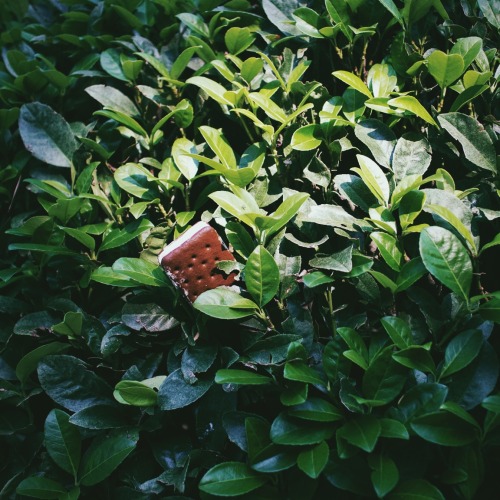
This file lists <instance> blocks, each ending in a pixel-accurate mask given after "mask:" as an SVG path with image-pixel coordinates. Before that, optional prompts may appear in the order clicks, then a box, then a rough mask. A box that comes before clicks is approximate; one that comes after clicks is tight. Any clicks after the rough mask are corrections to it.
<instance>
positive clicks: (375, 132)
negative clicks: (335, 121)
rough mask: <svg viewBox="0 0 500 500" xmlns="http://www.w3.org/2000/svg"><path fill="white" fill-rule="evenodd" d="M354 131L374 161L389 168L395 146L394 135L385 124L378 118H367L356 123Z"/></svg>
mask: <svg viewBox="0 0 500 500" xmlns="http://www.w3.org/2000/svg"><path fill="white" fill-rule="evenodd" d="M354 133H355V134H356V137H357V138H358V139H359V140H360V141H361V142H362V143H363V144H364V145H365V146H366V147H367V148H368V149H369V150H370V153H371V154H372V155H373V158H375V161H376V162H377V163H379V164H380V165H382V166H383V167H385V168H388V169H390V168H391V163H392V154H393V151H394V147H395V146H396V135H395V134H394V132H393V131H392V129H390V128H389V127H388V126H387V125H385V124H384V123H383V122H381V121H379V120H374V119H372V118H369V119H367V120H361V121H359V122H358V123H357V125H356V127H355V129H354Z"/></svg>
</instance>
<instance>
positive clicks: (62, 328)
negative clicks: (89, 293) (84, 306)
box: [52, 311, 83, 339]
mask: <svg viewBox="0 0 500 500" xmlns="http://www.w3.org/2000/svg"><path fill="white" fill-rule="evenodd" d="M82 324H83V314H82V313H81V312H74V311H68V312H67V313H66V314H65V315H64V320H63V321H62V323H58V324H57V325H54V326H53V327H52V330H53V331H54V332H56V333H59V334H60V335H66V336H67V337H68V338H70V339H72V338H73V339H74V338H76V337H79V336H80V335H81V333H82Z"/></svg>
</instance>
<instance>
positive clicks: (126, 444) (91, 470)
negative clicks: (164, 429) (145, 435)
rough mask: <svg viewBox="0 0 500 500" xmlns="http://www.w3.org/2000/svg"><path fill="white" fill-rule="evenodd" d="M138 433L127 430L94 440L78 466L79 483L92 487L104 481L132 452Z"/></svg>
mask: <svg viewBox="0 0 500 500" xmlns="http://www.w3.org/2000/svg"><path fill="white" fill-rule="evenodd" d="M138 440H139V433H138V432H137V431H132V430H127V431H124V432H120V433H116V434H114V435H111V436H102V437H98V438H94V440H93V441H92V444H91V445H90V447H89V448H88V450H87V451H86V452H85V454H84V456H83V458H82V464H81V466H80V474H79V476H80V483H81V484H82V485H83V486H93V485H94V484H97V483H100V482H101V481H104V480H105V479H106V478H107V477H108V476H109V475H110V474H111V473H112V472H113V471H114V470H115V469H116V468H117V467H118V466H119V465H120V464H121V463H122V462H123V461H124V460H125V459H126V458H127V457H128V456H129V455H130V453H132V451H134V449H135V447H136V445H137V441H138Z"/></svg>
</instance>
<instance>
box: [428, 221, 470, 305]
mask: <svg viewBox="0 0 500 500" xmlns="http://www.w3.org/2000/svg"><path fill="white" fill-rule="evenodd" d="M420 256H421V257H422V261H423V263H424V265H425V267H426V268H427V270H428V271H429V272H430V273H431V274H432V275H433V276H434V277H436V278H437V279H438V280H439V281H441V283H443V284H444V285H446V286H447V287H448V288H450V289H451V290H452V291H453V292H455V293H456V294H458V295H460V296H461V297H462V298H463V299H464V300H466V301H467V300H468V298H469V290H470V286H471V282H472V263H471V261H470V257H469V254H468V253H467V250H466V249H465V247H464V246H463V245H462V243H461V242H460V240H459V239H458V238H457V237H456V236H455V235H454V234H453V233H452V232H451V231H448V230H447V229H444V228H442V227H438V226H432V227H428V228H426V229H424V230H423V231H422V232H421V233H420Z"/></svg>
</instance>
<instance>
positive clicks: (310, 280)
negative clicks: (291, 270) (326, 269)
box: [302, 271, 335, 288]
mask: <svg viewBox="0 0 500 500" xmlns="http://www.w3.org/2000/svg"><path fill="white" fill-rule="evenodd" d="M302 281H303V283H304V285H305V286H307V287H308V288H316V287H317V286H321V285H327V284H330V283H333V282H334V281H335V280H334V279H333V278H331V277H330V276H327V275H326V274H324V273H322V272H321V271H313V272H312V273H307V274H305V275H304V276H303V277H302Z"/></svg>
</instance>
